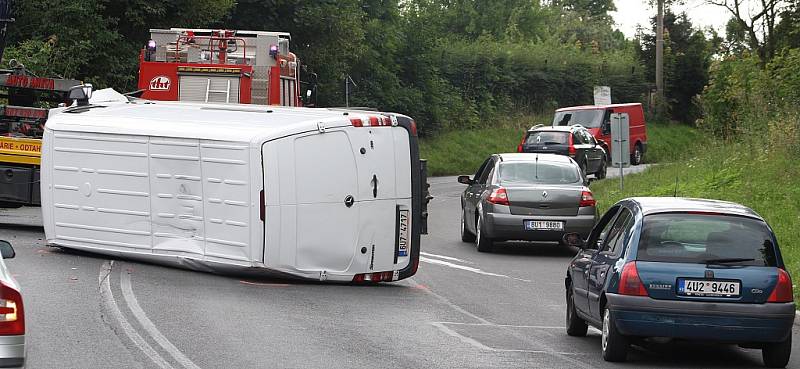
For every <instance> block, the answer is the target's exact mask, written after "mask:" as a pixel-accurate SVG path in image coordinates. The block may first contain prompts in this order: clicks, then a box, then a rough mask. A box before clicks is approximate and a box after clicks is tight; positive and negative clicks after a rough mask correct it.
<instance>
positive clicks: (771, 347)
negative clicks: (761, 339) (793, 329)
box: [761, 334, 792, 368]
mask: <svg viewBox="0 0 800 369" xmlns="http://www.w3.org/2000/svg"><path fill="white" fill-rule="evenodd" d="M791 354H792V335H791V334H790V335H789V338H787V339H786V341H783V342H777V343H767V344H765V345H764V347H763V348H762V349H761V358H762V359H763V360H764V366H766V367H767V368H783V367H785V366H786V364H788V363H789V356H790V355H791Z"/></svg>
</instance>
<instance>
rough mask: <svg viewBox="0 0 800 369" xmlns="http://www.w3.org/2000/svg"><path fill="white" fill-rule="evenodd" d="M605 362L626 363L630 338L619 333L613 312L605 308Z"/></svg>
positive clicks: (603, 338) (603, 343)
mask: <svg viewBox="0 0 800 369" xmlns="http://www.w3.org/2000/svg"><path fill="white" fill-rule="evenodd" d="M601 342H602V345H603V360H605V361H625V359H626V358H627V357H628V346H629V345H630V344H629V343H628V338H627V337H625V336H623V335H622V334H620V333H619V331H617V326H616V325H615V324H614V318H613V317H612V316H611V311H610V310H608V308H605V310H604V311H603V337H602V338H601Z"/></svg>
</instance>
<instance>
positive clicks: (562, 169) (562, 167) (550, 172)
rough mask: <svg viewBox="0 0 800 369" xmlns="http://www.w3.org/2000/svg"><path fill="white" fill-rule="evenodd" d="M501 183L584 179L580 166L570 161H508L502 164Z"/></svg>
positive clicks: (570, 181) (539, 182) (548, 182)
mask: <svg viewBox="0 0 800 369" xmlns="http://www.w3.org/2000/svg"><path fill="white" fill-rule="evenodd" d="M498 173H499V174H498V178H499V182H500V184H501V185H502V184H509V185H516V184H526V183H537V184H567V183H577V182H580V181H581V180H582V178H581V175H580V173H579V172H578V167H577V166H574V165H572V164H570V163H564V164H555V163H537V162H508V163H502V164H500V171H499V172H498Z"/></svg>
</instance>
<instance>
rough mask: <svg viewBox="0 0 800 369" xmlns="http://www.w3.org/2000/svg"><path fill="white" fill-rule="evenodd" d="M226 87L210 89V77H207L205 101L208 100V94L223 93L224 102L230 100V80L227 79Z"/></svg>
mask: <svg viewBox="0 0 800 369" xmlns="http://www.w3.org/2000/svg"><path fill="white" fill-rule="evenodd" d="M227 82H228V88H227V89H225V90H212V89H211V78H209V79H208V82H206V102H208V95H209V94H225V103H228V104H229V103H230V102H231V81H230V80H228V81H227Z"/></svg>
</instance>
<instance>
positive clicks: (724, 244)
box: [637, 213, 777, 266]
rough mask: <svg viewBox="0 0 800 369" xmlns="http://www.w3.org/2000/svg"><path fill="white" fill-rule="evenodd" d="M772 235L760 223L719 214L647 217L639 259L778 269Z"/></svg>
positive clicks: (643, 226) (641, 239)
mask: <svg viewBox="0 0 800 369" xmlns="http://www.w3.org/2000/svg"><path fill="white" fill-rule="evenodd" d="M772 239H773V238H772V233H771V232H770V230H769V228H767V225H766V224H765V223H764V222H762V221H759V220H755V219H751V218H746V217H740V216H733V215H718V214H696V213H665V214H652V215H648V216H646V217H644V221H643V223H642V234H641V237H640V239H639V249H638V253H637V259H638V260H642V261H661V262H675V263H699V264H706V263H708V264H724V265H754V266H776V265H777V259H776V257H775V247H774V245H773V243H772Z"/></svg>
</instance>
